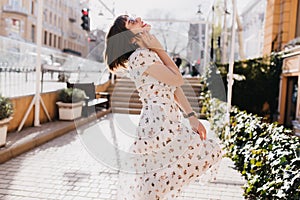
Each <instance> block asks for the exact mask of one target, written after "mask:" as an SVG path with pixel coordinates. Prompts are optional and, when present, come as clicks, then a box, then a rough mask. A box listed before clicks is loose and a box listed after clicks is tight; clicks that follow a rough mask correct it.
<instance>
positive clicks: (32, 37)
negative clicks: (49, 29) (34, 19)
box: [31, 24, 35, 42]
mask: <svg viewBox="0 0 300 200" xmlns="http://www.w3.org/2000/svg"><path fill="white" fill-rule="evenodd" d="M31 41H32V42H35V25H34V24H32V25H31Z"/></svg>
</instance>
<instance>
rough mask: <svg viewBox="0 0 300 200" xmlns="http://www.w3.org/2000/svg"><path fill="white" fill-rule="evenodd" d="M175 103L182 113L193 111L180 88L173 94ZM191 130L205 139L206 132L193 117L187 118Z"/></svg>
mask: <svg viewBox="0 0 300 200" xmlns="http://www.w3.org/2000/svg"><path fill="white" fill-rule="evenodd" d="M174 96H175V101H176V103H177V105H178V106H179V107H180V108H181V109H182V110H183V112H185V113H186V114H187V113H191V112H192V111H193V109H192V107H191V104H190V103H189V101H188V100H187V98H186V96H185V95H184V93H183V90H182V88H181V87H177V88H176V90H175V93H174ZM188 119H189V122H190V125H191V127H192V129H193V130H194V131H196V132H198V134H199V135H200V138H201V139H206V130H205V128H204V126H203V124H202V123H201V122H199V120H198V118H197V117H195V116H191V117H189V118H188Z"/></svg>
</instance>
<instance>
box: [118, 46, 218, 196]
mask: <svg viewBox="0 0 300 200" xmlns="http://www.w3.org/2000/svg"><path fill="white" fill-rule="evenodd" d="M156 61H160V59H159V57H158V56H157V54H155V52H153V51H151V50H149V49H142V48H139V49H137V50H136V51H135V52H134V53H133V54H132V55H131V56H130V57H129V63H128V65H129V66H128V70H129V75H130V78H131V79H132V80H133V81H134V82H135V85H136V88H137V90H138V92H139V96H140V100H141V101H142V103H143V108H142V112H141V117H140V121H139V126H138V128H137V132H136V138H135V140H134V143H133V144H132V147H131V149H130V153H131V156H130V157H129V158H127V159H126V161H124V163H123V165H124V169H125V168H126V169H127V170H129V169H132V171H133V173H129V172H128V173H120V174H121V175H120V180H119V190H118V199H123V200H145V199H147V200H165V199H175V198H176V197H178V196H179V194H180V192H181V190H182V188H183V187H184V186H185V185H187V184H188V183H190V182H191V181H194V180H196V179H197V178H200V177H203V175H204V174H206V173H207V172H208V171H211V170H209V169H212V168H213V166H216V165H215V164H216V163H218V162H219V161H220V160H221V157H222V152H221V149H220V147H219V145H218V144H217V142H216V141H214V140H209V139H207V140H204V141H202V140H201V139H200V137H199V135H198V134H196V133H194V132H193V131H192V129H191V128H190V127H187V126H185V125H184V124H183V123H182V113H181V112H180V109H179V107H178V106H177V104H176V103H175V100H174V91H175V89H176V87H175V86H169V85H166V84H164V83H162V82H160V81H158V80H156V79H155V78H153V77H151V76H150V75H148V74H146V73H144V71H145V70H146V69H147V67H149V66H150V65H152V64H153V63H154V62H156Z"/></svg>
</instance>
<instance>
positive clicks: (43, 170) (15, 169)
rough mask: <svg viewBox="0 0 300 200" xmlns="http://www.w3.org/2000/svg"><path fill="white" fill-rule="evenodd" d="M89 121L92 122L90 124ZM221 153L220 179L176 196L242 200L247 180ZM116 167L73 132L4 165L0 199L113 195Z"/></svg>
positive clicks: (82, 199) (87, 199)
mask: <svg viewBox="0 0 300 200" xmlns="http://www.w3.org/2000/svg"><path fill="white" fill-rule="evenodd" d="M87 126H88V125H87ZM232 166H233V163H232V162H231V161H230V160H229V159H228V158H223V160H222V162H221V165H220V168H219V174H218V176H217V180H216V181H214V182H209V183H207V184H205V185H204V184H203V183H200V182H195V183H193V184H191V185H189V186H187V187H186V188H185V189H184V191H183V193H182V196H181V197H180V198H178V200H207V199H211V200H217V199H218V200H223V199H224V200H226V199H230V200H240V199H244V198H243V195H242V194H243V189H242V188H241V187H242V185H243V183H244V180H243V179H242V178H241V175H240V174H239V173H238V172H236V171H235V170H234V169H232ZM117 181H118V172H117V171H116V170H113V169H110V168H108V167H106V166H104V165H103V164H102V163H100V162H99V161H97V160H96V159H95V158H94V156H92V155H91V154H90V153H89V152H88V151H87V149H86V148H85V146H84V145H83V144H82V141H81V140H80V137H79V136H78V134H77V132H76V131H71V132H69V133H67V134H65V135H63V136H61V137H59V138H56V139H54V140H52V141H50V142H48V143H46V144H44V145H41V146H39V147H36V148H35V149H33V150H31V151H29V152H27V153H24V154H22V155H20V156H18V157H16V158H13V159H11V160H9V161H7V162H5V163H3V164H1V165H0V199H1V200H44V199H45V200H46V199H47V200H48V199H54V200H96V199H97V200H105V199H106V200H108V199H109V200H114V199H116V185H117Z"/></svg>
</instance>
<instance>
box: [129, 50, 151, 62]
mask: <svg viewBox="0 0 300 200" xmlns="http://www.w3.org/2000/svg"><path fill="white" fill-rule="evenodd" d="M153 54H154V51H152V50H150V49H147V48H137V49H136V50H135V51H134V52H133V53H132V54H131V55H130V57H129V60H132V59H134V60H136V59H137V58H139V57H145V56H150V55H153Z"/></svg>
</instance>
